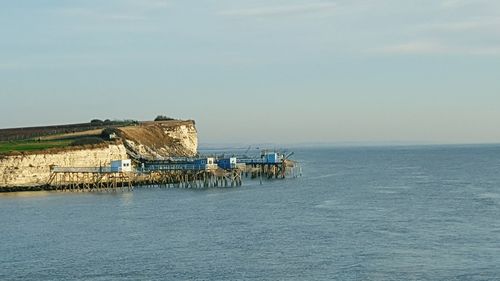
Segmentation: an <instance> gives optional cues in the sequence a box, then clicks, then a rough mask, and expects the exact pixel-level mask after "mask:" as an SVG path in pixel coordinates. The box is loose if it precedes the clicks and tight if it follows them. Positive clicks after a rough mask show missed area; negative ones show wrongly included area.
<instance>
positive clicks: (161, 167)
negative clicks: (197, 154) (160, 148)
mask: <svg viewBox="0 0 500 281" xmlns="http://www.w3.org/2000/svg"><path fill="white" fill-rule="evenodd" d="M215 168H217V165H205V164H158V165H147V166H145V167H144V168H139V169H138V171H139V172H154V171H204V170H209V169H215Z"/></svg>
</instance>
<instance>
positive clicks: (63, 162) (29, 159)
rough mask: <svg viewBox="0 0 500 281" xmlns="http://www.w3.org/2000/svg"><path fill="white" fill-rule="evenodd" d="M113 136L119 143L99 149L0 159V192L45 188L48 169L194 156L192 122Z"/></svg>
mask: <svg viewBox="0 0 500 281" xmlns="http://www.w3.org/2000/svg"><path fill="white" fill-rule="evenodd" d="M115 133H116V134H117V136H118V138H119V139H120V140H117V141H115V142H111V143H109V144H106V145H101V146H99V147H72V148H69V149H61V150H53V151H50V150H49V151H40V152H30V153H25V154H23V155H8V156H6V155H3V156H2V155H0V191H9V189H11V190H13V188H14V187H28V186H31V187H32V186H42V185H45V184H46V183H47V181H48V180H49V177H50V166H51V165H55V166H59V167H99V166H109V165H110V162H111V161H112V160H119V159H129V158H131V157H132V158H138V157H140V158H146V159H158V158H165V157H169V156H194V155H196V154H197V149H198V136H197V132H196V128H195V124H194V121H165V122H143V123H140V124H139V125H135V126H128V127H121V128H116V129H115ZM21 189H22V188H21Z"/></svg>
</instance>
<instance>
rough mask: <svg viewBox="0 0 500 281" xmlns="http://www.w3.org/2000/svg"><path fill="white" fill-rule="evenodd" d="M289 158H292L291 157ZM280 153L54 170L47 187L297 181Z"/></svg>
mask: <svg viewBox="0 0 500 281" xmlns="http://www.w3.org/2000/svg"><path fill="white" fill-rule="evenodd" d="M288 157H289V156H288ZM288 157H287V156H285V155H280V154H278V153H266V154H262V155H261V157H260V158H257V157H255V158H250V157H240V158H238V157H195V158H172V159H167V160H153V161H147V160H143V161H140V162H137V163H136V167H135V168H133V167H132V162H131V160H117V161H112V163H111V167H51V174H50V178H49V180H48V182H47V185H48V186H49V187H50V188H51V189H53V190H61V191H105V192H106V191H119V190H123V191H127V190H132V189H133V188H134V186H152V187H161V188H189V189H206V188H217V187H219V188H222V187H223V188H226V187H238V186H241V185H243V178H244V177H245V178H251V179H260V180H261V182H262V180H264V179H269V180H270V179H285V178H287V177H298V176H300V175H301V173H302V171H301V168H300V166H299V165H298V163H297V162H295V161H292V160H289V159H288Z"/></svg>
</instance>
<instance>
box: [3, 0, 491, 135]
mask: <svg viewBox="0 0 500 281" xmlns="http://www.w3.org/2000/svg"><path fill="white" fill-rule="evenodd" d="M0 97H1V99H0V112H1V113H0V128H9V127H21V126H34V125H49V124H61V123H71V122H87V121H90V120H91V119H93V118H101V119H108V118H109V119H138V120H151V119H153V118H154V117H155V116H156V115H159V114H163V115H168V116H172V117H176V118H182V119H194V120H196V124H197V127H198V131H199V139H200V142H202V143H262V142H274V143H350V142H356V143H400V142H401V143H498V142H500V128H499V127H500V126H499V124H500V122H499V121H500V1H491V0H474V1H471V0H418V1H407V0H338V1H327V0H238V1H235V0H196V1H194V0H107V1H102V0H71V1H62V0H61V1H56V0H37V1H7V0H0Z"/></svg>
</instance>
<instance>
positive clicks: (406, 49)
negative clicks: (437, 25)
mask: <svg viewBox="0 0 500 281" xmlns="http://www.w3.org/2000/svg"><path fill="white" fill-rule="evenodd" d="M376 52H377V53H383V54H395V55H444V54H449V55H493V56H498V55H500V46H457V45H446V44H443V43H439V42H426V41H420V42H408V43H403V44H395V45H389V46H386V47H383V48H380V49H377V50H376Z"/></svg>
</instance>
